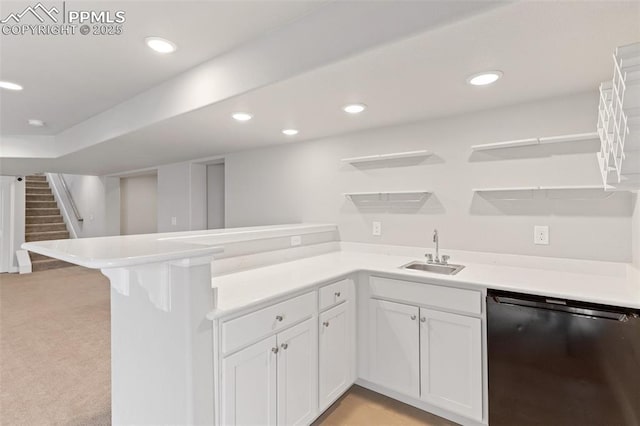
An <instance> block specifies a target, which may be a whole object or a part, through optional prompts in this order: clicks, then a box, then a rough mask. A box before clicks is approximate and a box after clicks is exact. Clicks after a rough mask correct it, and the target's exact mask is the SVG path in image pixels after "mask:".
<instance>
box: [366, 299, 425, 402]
mask: <svg viewBox="0 0 640 426" xmlns="http://www.w3.org/2000/svg"><path fill="white" fill-rule="evenodd" d="M418 313H419V312H418V308H417V307H415V306H409V305H404V304H401V303H394V302H387V301H382V300H375V299H370V300H369V356H370V358H369V359H370V363H369V377H370V380H371V381H372V382H374V383H377V384H379V385H382V386H385V387H387V388H389V389H393V390H395V391H398V392H401V393H403V394H405V395H408V396H412V397H415V398H418V397H419V396H420V383H419V378H420V370H419V361H420V360H419V325H418V324H419V320H418Z"/></svg>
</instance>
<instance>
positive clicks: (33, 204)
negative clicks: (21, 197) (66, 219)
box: [27, 200, 58, 209]
mask: <svg viewBox="0 0 640 426" xmlns="http://www.w3.org/2000/svg"><path fill="white" fill-rule="evenodd" d="M27 208H28V209H57V208H58V203H56V202H55V201H31V200H29V201H27Z"/></svg>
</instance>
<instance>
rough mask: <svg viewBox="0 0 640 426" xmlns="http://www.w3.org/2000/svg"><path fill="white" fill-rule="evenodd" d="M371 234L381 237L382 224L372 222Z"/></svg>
mask: <svg viewBox="0 0 640 426" xmlns="http://www.w3.org/2000/svg"><path fill="white" fill-rule="evenodd" d="M371 232H372V233H373V235H375V236H380V235H382V222H373V227H372V231H371Z"/></svg>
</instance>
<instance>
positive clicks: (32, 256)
mask: <svg viewBox="0 0 640 426" xmlns="http://www.w3.org/2000/svg"><path fill="white" fill-rule="evenodd" d="M29 258H30V259H31V263H33V262H35V261H37V260H50V259H51V258H50V257H48V256H45V255H44V254H38V253H34V252H32V251H30V252H29Z"/></svg>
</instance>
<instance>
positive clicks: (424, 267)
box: [402, 262, 464, 275]
mask: <svg viewBox="0 0 640 426" xmlns="http://www.w3.org/2000/svg"><path fill="white" fill-rule="evenodd" d="M402 269H413V270H414V271H424V272H433V273H435V274H443V275H455V274H457V273H458V272H460V271H462V270H463V269H464V265H439V264H436V263H426V262H411V263H407V264H406V265H404V266H402Z"/></svg>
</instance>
